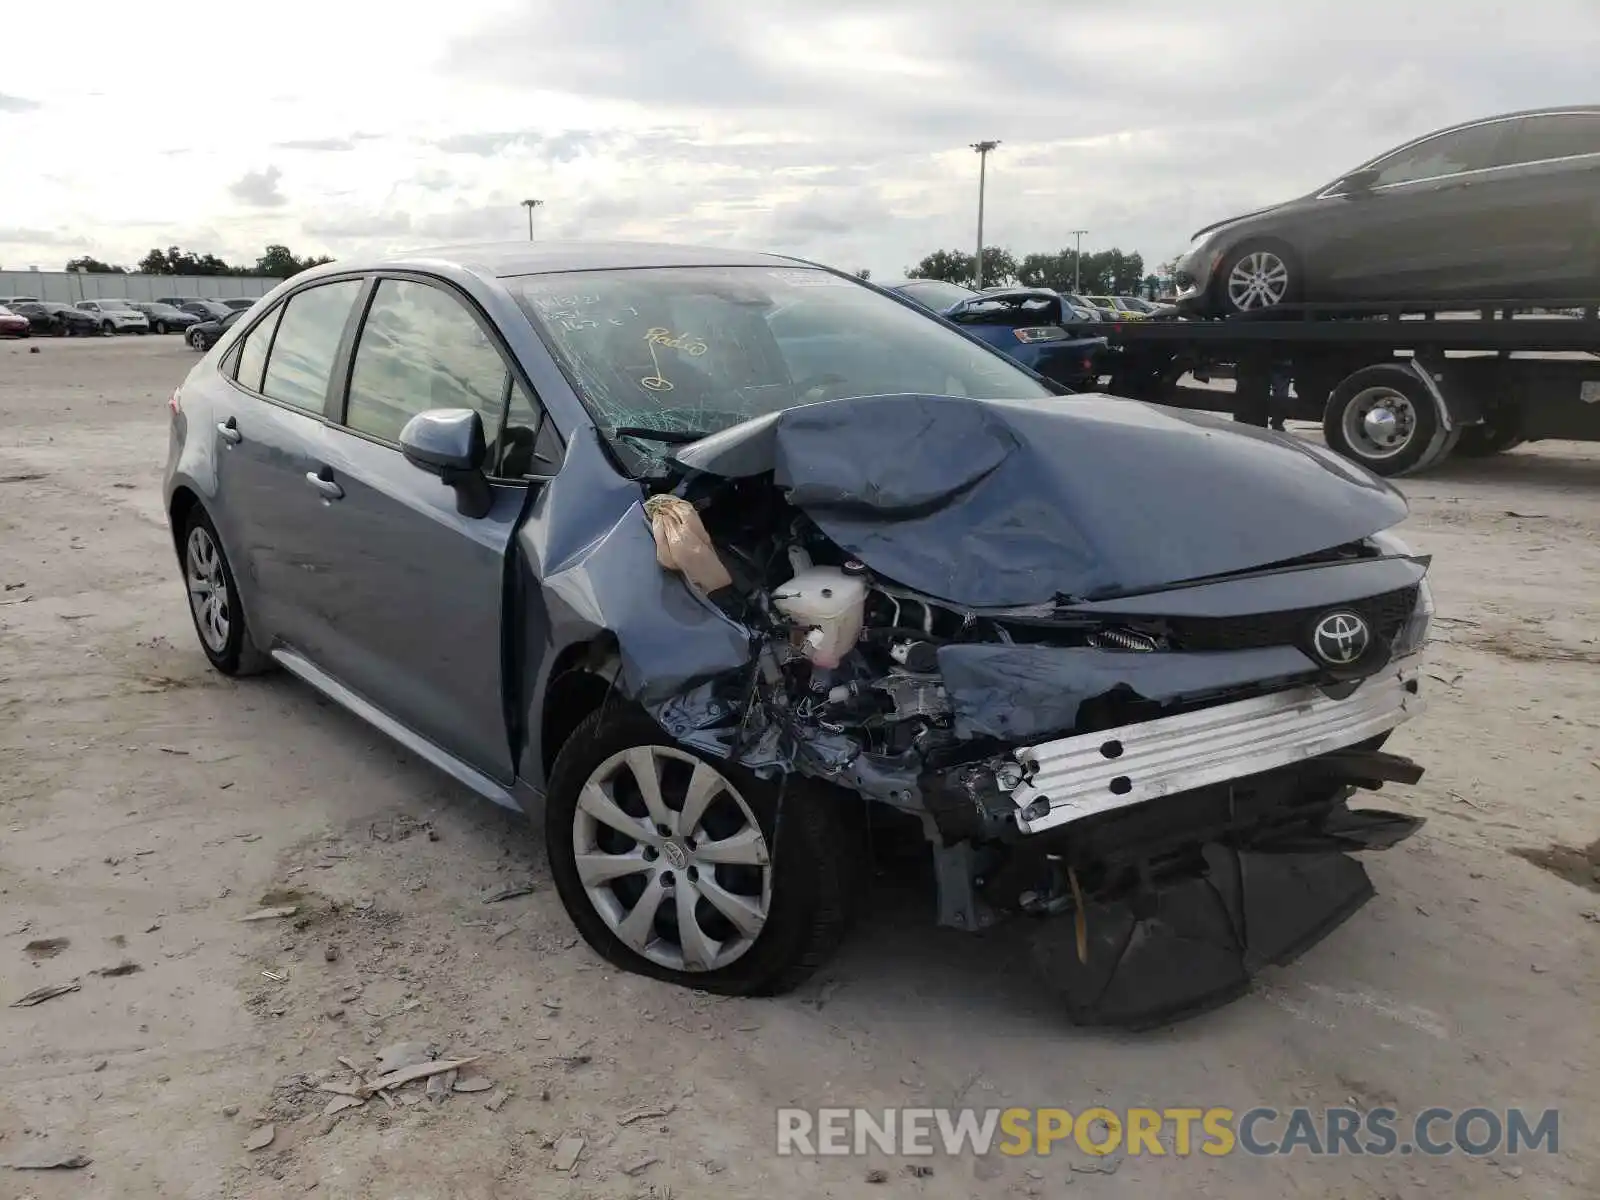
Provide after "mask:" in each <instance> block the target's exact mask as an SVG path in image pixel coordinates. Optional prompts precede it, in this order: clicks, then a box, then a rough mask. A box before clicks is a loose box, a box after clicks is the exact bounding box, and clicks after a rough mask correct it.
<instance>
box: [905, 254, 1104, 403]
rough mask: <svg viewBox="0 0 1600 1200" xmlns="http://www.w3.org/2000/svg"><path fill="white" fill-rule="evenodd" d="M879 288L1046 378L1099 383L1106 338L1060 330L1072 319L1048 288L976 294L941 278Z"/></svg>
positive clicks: (1086, 386) (1079, 384)
mask: <svg viewBox="0 0 1600 1200" xmlns="http://www.w3.org/2000/svg"><path fill="white" fill-rule="evenodd" d="M884 286H885V287H887V288H888V289H889V290H890V291H892V292H896V293H898V294H899V295H901V296H904V297H905V298H906V299H907V300H911V301H913V302H915V303H916V304H918V305H920V306H921V307H923V308H926V309H931V310H932V311H933V312H935V313H938V314H939V316H941V317H943V318H944V319H945V320H947V321H949V322H951V323H953V324H955V325H959V326H961V328H963V329H965V330H966V331H967V332H968V333H970V334H972V335H973V336H974V337H976V338H980V339H982V340H983V341H985V342H987V343H988V344H989V345H991V346H993V347H994V348H995V349H996V350H999V351H1000V352H1001V353H1002V354H1004V355H1006V356H1008V357H1010V358H1014V359H1016V360H1017V361H1018V362H1020V363H1021V364H1022V365H1023V366H1025V367H1028V368H1029V369H1031V370H1034V371H1037V372H1038V373H1039V374H1041V375H1043V376H1044V377H1045V378H1046V379H1053V380H1055V381H1056V382H1057V383H1060V384H1064V385H1066V386H1067V387H1070V388H1073V389H1074V390H1080V391H1081V390H1091V389H1093V387H1094V386H1095V382H1096V380H1097V379H1098V378H1099V366H1100V356H1101V353H1102V352H1103V351H1104V350H1105V348H1106V343H1105V339H1104V338H1077V337H1074V336H1073V335H1072V333H1071V332H1070V331H1069V330H1068V329H1066V328H1065V325H1066V324H1070V323H1071V321H1072V319H1073V317H1072V315H1071V314H1070V313H1069V312H1067V306H1066V303H1065V301H1064V300H1063V299H1062V298H1061V296H1060V295H1059V294H1058V293H1056V292H1053V291H1050V290H1049V289H1048V288H1019V287H1008V288H1001V289H997V290H993V291H983V292H975V291H973V290H972V289H971V288H969V287H962V286H961V285H960V284H959V283H946V282H945V281H944V280H942V279H907V280H903V281H901V282H899V283H889V284H885V285H884Z"/></svg>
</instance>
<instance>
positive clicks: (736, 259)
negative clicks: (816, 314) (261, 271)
mask: <svg viewBox="0 0 1600 1200" xmlns="http://www.w3.org/2000/svg"><path fill="white" fill-rule="evenodd" d="M441 261H443V262H448V263H453V264H455V265H457V266H461V267H465V268H467V269H468V270H470V271H473V272H476V273H477V274H480V275H491V276H495V277H498V278H501V279H506V278H510V277H513V276H517V275H548V274H552V273H555V272H558V271H617V270H625V269H627V268H629V267H794V266H803V267H811V266H815V265H816V264H815V263H810V262H806V261H805V260H803V259H797V258H788V257H785V256H783V255H779V254H764V253H762V252H760V251H757V250H716V249H710V248H707V247H702V246H674V245H668V244H666V243H661V242H482V243H469V244H465V245H451V246H430V247H427V248H425V249H419V250H411V251H407V252H406V253H404V254H398V255H387V256H384V257H381V258H373V259H361V260H351V259H343V260H340V261H339V262H337V263H330V264H329V265H328V267H327V268H326V270H327V271H329V272H335V271H349V270H358V271H370V270H375V269H378V268H382V267H391V268H397V269H400V268H407V267H414V268H426V267H427V266H428V265H429V264H436V263H439V262H441Z"/></svg>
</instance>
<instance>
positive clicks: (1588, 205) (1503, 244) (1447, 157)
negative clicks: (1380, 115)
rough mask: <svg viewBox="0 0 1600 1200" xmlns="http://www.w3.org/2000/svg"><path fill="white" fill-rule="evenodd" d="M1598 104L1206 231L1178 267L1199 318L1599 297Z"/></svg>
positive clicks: (1433, 139)
mask: <svg viewBox="0 0 1600 1200" xmlns="http://www.w3.org/2000/svg"><path fill="white" fill-rule="evenodd" d="M1597 227H1600V105H1582V106H1574V107H1570V108H1559V109H1555V108H1552V109H1538V110H1534V111H1529V112H1519V113H1509V114H1507V115H1505V116H1499V117H1489V118H1486V119H1483V120H1478V121H1468V122H1466V123H1465V124H1462V125H1454V126H1451V127H1450V128H1449V129H1441V130H1439V131H1438V132H1437V133H1430V134H1427V135H1426V136H1424V137H1420V138H1417V139H1415V140H1413V141H1410V142H1407V143H1406V144H1405V145H1403V146H1400V147H1398V148H1396V149H1393V150H1388V151H1385V152H1384V153H1383V154H1380V155H1379V156H1378V157H1377V158H1374V159H1371V160H1370V161H1368V162H1365V163H1363V164H1362V165H1361V166H1359V167H1356V168H1355V169H1354V170H1352V171H1347V172H1345V173H1344V174H1343V175H1341V176H1339V177H1338V178H1337V179H1335V180H1333V182H1331V183H1328V184H1325V185H1323V186H1322V187H1320V188H1318V189H1317V190H1316V191H1314V192H1311V193H1309V194H1307V195H1304V196H1301V197H1299V198H1297V199H1294V200H1289V201H1286V202H1284V203H1282V204H1277V205H1274V206H1272V207H1271V208H1265V209H1261V210H1259V211H1257V212H1253V213H1248V214H1246V215H1244V216H1242V217H1232V218H1229V219H1228V220H1226V221H1219V222H1218V223H1217V224H1215V225H1208V226H1206V228H1204V229H1202V230H1200V231H1199V232H1198V233H1196V234H1195V235H1194V245H1193V248H1192V249H1191V250H1190V251H1189V253H1188V255H1187V256H1186V257H1185V258H1184V259H1183V261H1182V262H1181V263H1179V264H1178V272H1177V280H1178V300H1179V303H1180V304H1182V305H1183V306H1184V307H1185V308H1186V309H1187V310H1188V311H1190V312H1192V313H1193V314H1194V315H1196V316H1233V315H1236V314H1239V313H1259V312H1264V311H1266V310H1268V309H1271V308H1275V307H1277V306H1278V305H1280V304H1293V303H1317V302H1326V303H1337V302H1340V301H1367V302H1377V301H1384V300H1397V301H1405V300H1434V301H1444V302H1448V301H1452V300H1497V299H1505V300H1512V299H1515V300H1524V301H1537V300H1573V299H1592V298H1593V297H1594V296H1595V295H1596V293H1600V238H1597V237H1596V236H1595V230H1596V228H1597Z"/></svg>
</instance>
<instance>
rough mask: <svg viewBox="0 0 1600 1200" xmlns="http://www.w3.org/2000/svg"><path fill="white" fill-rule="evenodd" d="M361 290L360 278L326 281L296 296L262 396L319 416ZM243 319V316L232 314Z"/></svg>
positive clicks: (287, 307) (287, 306)
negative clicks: (346, 323)
mask: <svg viewBox="0 0 1600 1200" xmlns="http://www.w3.org/2000/svg"><path fill="white" fill-rule="evenodd" d="M360 292H361V281H360V280H359V279H344V280H340V281H338V282H337V283H324V284H319V285H317V286H316V287H312V288H307V289H306V290H305V291H303V292H296V293H295V294H294V295H293V296H291V297H289V299H288V300H287V301H286V302H285V303H284V306H283V315H282V316H281V317H280V318H279V319H278V336H277V337H276V338H275V339H273V342H272V353H271V356H270V357H269V358H268V359H267V370H266V374H265V376H264V377H263V379H262V383H261V392H262V394H263V395H265V396H269V397H271V398H272V399H274V400H278V401H281V402H282V403H284V404H287V405H290V406H291V407H293V408H299V409H304V410H305V411H306V412H316V413H320V412H321V411H322V410H323V407H324V404H325V401H326V399H327V395H328V380H329V378H330V377H331V376H332V374H333V360H334V358H335V356H336V355H337V354H338V352H339V341H340V339H341V338H342V337H343V336H344V327H345V322H346V320H348V318H349V316H350V309H351V307H352V306H353V305H354V304H355V302H356V297H357V296H358V295H359V294H360ZM229 315H230V316H232V317H234V319H235V320H237V319H238V316H239V315H240V314H237V313H230V314H229Z"/></svg>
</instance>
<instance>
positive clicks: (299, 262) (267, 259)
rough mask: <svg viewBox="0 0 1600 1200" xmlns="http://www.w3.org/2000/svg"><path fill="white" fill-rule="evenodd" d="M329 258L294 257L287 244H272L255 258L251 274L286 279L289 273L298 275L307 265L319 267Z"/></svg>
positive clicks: (329, 259) (328, 260) (329, 260)
mask: <svg viewBox="0 0 1600 1200" xmlns="http://www.w3.org/2000/svg"><path fill="white" fill-rule="evenodd" d="M332 261H333V259H331V258H296V257H295V254H294V251H292V250H290V249H289V247H287V246H280V245H277V244H273V245H271V246H268V247H267V250H266V253H265V254H263V255H262V256H261V257H260V258H258V259H256V265H255V269H254V270H253V271H251V272H250V273H251V274H252V275H266V276H268V277H270V278H272V279H287V278H289V276H291V275H298V274H299V273H300V272H301V271H304V270H306V269H307V268H308V267H320V266H321V265H322V264H323V263H330V262H332Z"/></svg>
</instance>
